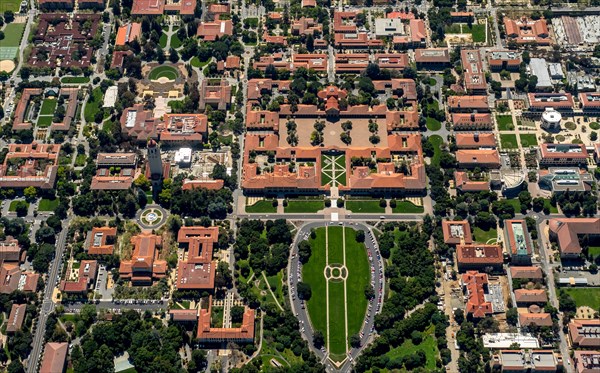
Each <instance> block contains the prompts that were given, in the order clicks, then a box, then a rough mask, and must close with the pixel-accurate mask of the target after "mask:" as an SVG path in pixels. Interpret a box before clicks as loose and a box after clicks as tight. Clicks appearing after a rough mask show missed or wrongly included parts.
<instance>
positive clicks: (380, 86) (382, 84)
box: [373, 66, 417, 100]
mask: <svg viewBox="0 0 600 373" xmlns="http://www.w3.org/2000/svg"><path fill="white" fill-rule="evenodd" d="M380 67H381V66H380ZM373 86H374V87H375V90H376V91H379V92H384V91H385V90H386V89H391V90H392V91H395V90H398V89H401V90H402V92H403V93H402V97H404V98H406V99H407V100H416V99H417V85H416V83H415V81H414V80H412V79H390V80H375V81H373Z"/></svg>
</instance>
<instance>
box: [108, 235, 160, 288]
mask: <svg viewBox="0 0 600 373" xmlns="http://www.w3.org/2000/svg"><path fill="white" fill-rule="evenodd" d="M131 243H132V244H133V245H134V249H133V255H132V256H131V260H122V261H121V266H120V267H119V274H120V275H121V277H123V278H130V279H131V280H132V282H134V283H148V282H151V281H152V279H154V278H162V277H164V275H165V272H166V264H167V263H166V262H165V261H164V260H160V259H158V250H157V246H161V245H162V238H161V237H160V236H157V235H154V234H152V233H149V232H143V233H140V234H138V235H137V236H133V237H132V238H131Z"/></svg>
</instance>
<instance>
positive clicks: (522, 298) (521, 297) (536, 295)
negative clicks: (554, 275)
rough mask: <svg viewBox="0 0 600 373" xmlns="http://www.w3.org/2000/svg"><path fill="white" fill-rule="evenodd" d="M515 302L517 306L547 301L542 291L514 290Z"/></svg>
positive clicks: (544, 291)
mask: <svg viewBox="0 0 600 373" xmlns="http://www.w3.org/2000/svg"><path fill="white" fill-rule="evenodd" d="M515 300H516V301H517V304H520V303H525V304H529V303H546V302H547V301H548V295H547V294H546V290H544V289H534V290H527V289H517V290H515Z"/></svg>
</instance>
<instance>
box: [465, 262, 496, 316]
mask: <svg viewBox="0 0 600 373" xmlns="http://www.w3.org/2000/svg"><path fill="white" fill-rule="evenodd" d="M461 284H462V287H463V292H464V293H466V294H467V297H468V299H467V304H466V306H465V312H466V313H467V314H469V315H472V316H473V317H475V318H483V317H486V316H487V315H491V314H493V313H494V309H493V307H492V303H491V302H489V301H487V300H486V299H485V293H486V291H487V286H488V276H487V274H485V273H479V272H477V271H468V272H467V273H465V274H463V275H462V276H461Z"/></svg>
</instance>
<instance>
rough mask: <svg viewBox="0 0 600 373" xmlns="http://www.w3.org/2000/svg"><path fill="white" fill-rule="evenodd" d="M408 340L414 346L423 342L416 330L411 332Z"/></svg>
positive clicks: (420, 334) (421, 336) (421, 335)
mask: <svg viewBox="0 0 600 373" xmlns="http://www.w3.org/2000/svg"><path fill="white" fill-rule="evenodd" d="M410 340H411V341H412V343H413V344H414V345H415V346H416V345H418V344H421V342H423V334H422V333H421V332H420V331H418V330H413V331H412V333H410Z"/></svg>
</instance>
